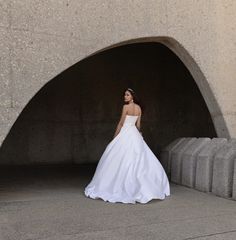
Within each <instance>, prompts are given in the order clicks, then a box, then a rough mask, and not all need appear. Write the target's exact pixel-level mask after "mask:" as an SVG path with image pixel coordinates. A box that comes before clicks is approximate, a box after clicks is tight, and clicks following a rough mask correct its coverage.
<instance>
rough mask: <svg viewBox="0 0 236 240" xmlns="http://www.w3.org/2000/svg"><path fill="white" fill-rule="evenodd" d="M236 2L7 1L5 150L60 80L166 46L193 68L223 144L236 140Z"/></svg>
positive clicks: (0, 82)
mask: <svg viewBox="0 0 236 240" xmlns="http://www.w3.org/2000/svg"><path fill="white" fill-rule="evenodd" d="M235 12H236V2H235V1H233V0H227V1H215V0H209V1H204V0H200V1H194V0H192V1H189V0H182V1H177V0H176V1H173V0H172V1H169V0H167V1H166V0H163V1H161V0H159V1H157V0H155V1H154V0H150V1H127V0H126V1H124V0H119V1H87V0H86V1H82V0H71V1H63V0H62V1H29V0H22V1H16V0H12V1H3V0H1V1H0V49H1V51H0V61H1V62H0V63H1V64H0V88H1V94H0V115H1V118H0V136H1V137H0V139H1V141H0V142H3V141H4V139H5V138H6V136H7V134H8V132H9V130H10V129H11V127H12V125H13V123H14V122H15V121H16V119H17V118H18V116H19V115H20V113H21V112H22V110H23V109H24V107H25V106H26V105H27V103H28V102H29V101H30V99H31V98H33V96H34V95H35V94H36V93H37V92H38V91H39V90H40V89H41V88H42V87H43V86H44V85H45V84H46V83H47V82H48V81H50V80H51V79H53V78H54V77H55V76H56V75H58V74H59V73H61V72H62V71H64V70H65V69H67V68H68V67H70V66H71V65H73V64H75V63H77V62H79V61H80V60H82V59H84V58H86V57H88V56H90V55H93V54H95V53H96V52H99V51H101V50H104V49H107V48H112V47H115V46H117V45H122V44H127V43H132V42H149V41H157V42H162V43H163V44H165V45H166V46H168V47H169V48H170V49H171V50H173V51H174V52H175V53H176V54H177V55H178V56H179V57H180V59H181V60H182V61H183V62H184V63H185V65H186V66H187V68H188V69H189V71H190V72H191V74H192V76H193V78H194V79H195V81H196V83H197V85H198V87H199V89H200V91H201V93H202V95H203V97H204V99H205V102H206V104H207V106H208V109H209V111H210V114H211V117H212V119H213V123H214V126H215V128H216V131H217V135H218V136H219V137H235V135H236V118H235V113H236V94H235V87H236V86H235V85H236V82H235V65H236V57H235V56H236V47H235V44H236V31H235V24H234V23H235V20H236V17H235Z"/></svg>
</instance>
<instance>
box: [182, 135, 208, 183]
mask: <svg viewBox="0 0 236 240" xmlns="http://www.w3.org/2000/svg"><path fill="white" fill-rule="evenodd" d="M210 141H211V139H210V138H205V137H202V138H198V139H197V140H196V141H195V142H194V143H193V144H191V145H190V146H189V147H188V148H187V149H186V150H185V151H184V152H183V154H182V181H181V183H182V185H184V186H188V187H194V186H195V176H196V161H197V155H198V153H199V152H200V150H201V149H202V148H203V147H204V146H205V145H206V144H207V143H209V142H210Z"/></svg>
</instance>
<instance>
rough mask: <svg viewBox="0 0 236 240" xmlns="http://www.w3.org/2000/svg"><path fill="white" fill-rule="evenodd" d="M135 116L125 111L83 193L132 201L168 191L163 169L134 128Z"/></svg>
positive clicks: (163, 195) (151, 197) (144, 201)
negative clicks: (120, 125) (123, 119)
mask: <svg viewBox="0 0 236 240" xmlns="http://www.w3.org/2000/svg"><path fill="white" fill-rule="evenodd" d="M137 119H138V116H134V115H126V118H125V121H124V124H123V126H122V127H121V130H120V132H119V133H118V134H117V135H116V137H115V138H113V140H112V141H111V142H110V143H109V144H108V145H107V147H106V149H105V151H104V152H103V154H102V156H101V158H100V160H99V162H98V165H97V167H96V170H95V173H94V176H93V178H92V180H91V182H90V183H89V184H88V185H87V186H86V188H85V190H84V193H85V195H86V196H87V197H90V198H93V199H96V198H101V199H103V200H104V201H109V202H112V203H115V202H122V203H133V204H135V203H136V202H139V203H147V202H149V201H150V200H151V199H164V198H165V196H169V195H170V185H169V181H168V177H167V175H166V172H165V170H164V168H163V167H162V165H161V163H160V162H159V160H158V159H157V158H156V156H155V155H154V154H153V152H152V151H151V149H150V148H149V147H148V145H147V144H146V142H145V141H144V139H143V137H142V135H141V134H140V133H139V131H138V129H137V128H136V125H135V123H136V121H137Z"/></svg>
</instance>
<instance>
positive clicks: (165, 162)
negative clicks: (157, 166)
mask: <svg viewBox="0 0 236 240" xmlns="http://www.w3.org/2000/svg"><path fill="white" fill-rule="evenodd" d="M184 139H185V138H177V139H175V140H174V141H172V142H171V143H170V144H168V145H167V146H166V147H165V148H163V149H162V151H161V155H160V162H161V164H162V166H163V168H164V169H165V171H166V174H167V176H168V177H170V173H171V153H172V152H173V151H174V150H175V149H176V148H177V146H178V145H179V144H180V143H181V142H182V141H183V140H184Z"/></svg>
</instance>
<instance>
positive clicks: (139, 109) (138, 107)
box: [135, 103, 142, 115]
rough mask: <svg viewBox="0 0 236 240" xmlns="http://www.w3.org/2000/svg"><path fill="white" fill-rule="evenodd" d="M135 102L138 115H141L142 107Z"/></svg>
mask: <svg viewBox="0 0 236 240" xmlns="http://www.w3.org/2000/svg"><path fill="white" fill-rule="evenodd" d="M135 104H136V106H137V109H138V112H139V115H141V114H142V109H141V107H140V106H139V105H138V104H137V103H135Z"/></svg>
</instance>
